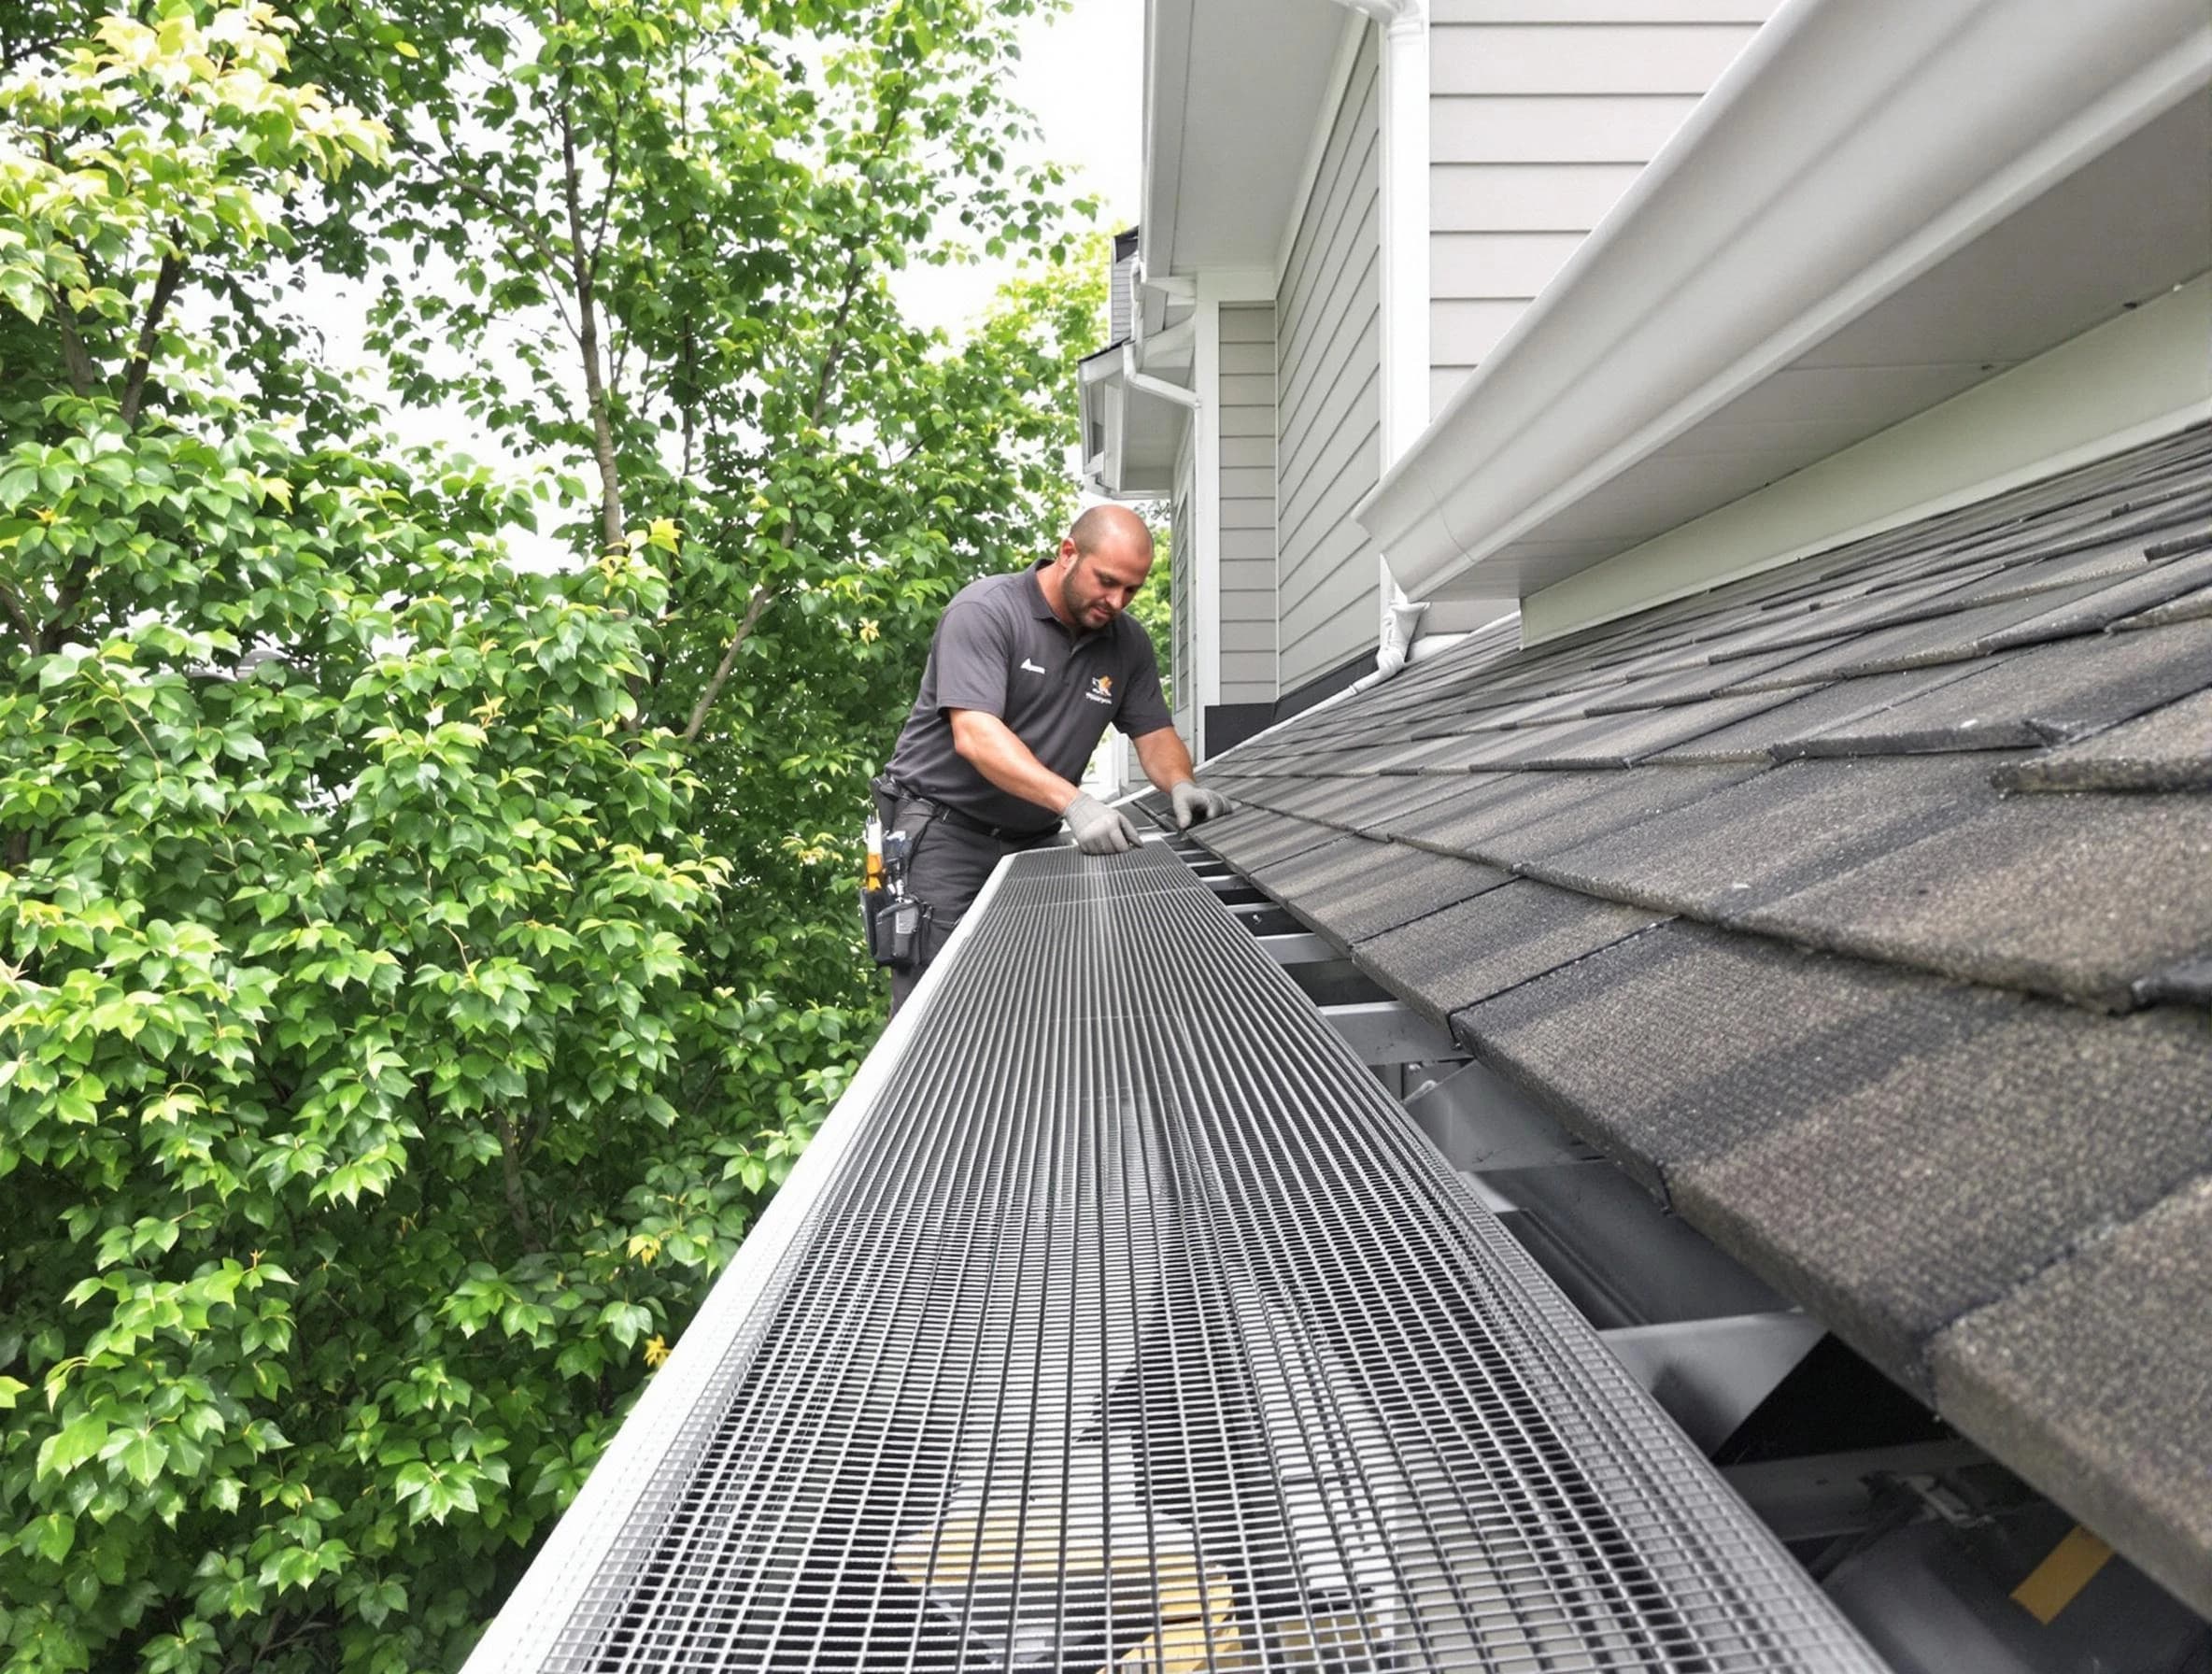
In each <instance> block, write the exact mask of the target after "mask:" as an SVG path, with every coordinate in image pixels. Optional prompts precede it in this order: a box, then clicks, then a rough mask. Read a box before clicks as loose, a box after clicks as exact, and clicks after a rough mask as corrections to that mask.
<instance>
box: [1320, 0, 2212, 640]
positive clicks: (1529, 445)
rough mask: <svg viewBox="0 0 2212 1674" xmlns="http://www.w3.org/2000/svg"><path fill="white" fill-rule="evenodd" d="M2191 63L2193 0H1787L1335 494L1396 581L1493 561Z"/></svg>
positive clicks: (1424, 584)
mask: <svg viewBox="0 0 2212 1674" xmlns="http://www.w3.org/2000/svg"><path fill="white" fill-rule="evenodd" d="M2207 79H2212V14H2207V12H2206V11H2205V7H2204V6H2203V4H2202V0H2101V3H2100V4H2098V5H2094V6H2085V5H2082V4H2080V0H1791V3H1790V4H1787V5H1785V6H1784V7H1782V8H1781V10H1780V11H1779V12H1778V13H1777V14H1776V15H1775V17H1774V18H1773V19H1772V20H1771V21H1769V22H1768V23H1767V24H1766V25H1765V27H1764V28H1763V29H1762V30H1761V31H1760V32H1759V34H1758V35H1755V36H1754V37H1753V38H1752V41H1751V45H1750V47H1748V48H1747V49H1746V50H1745V52H1744V54H1743V56H1742V57H1741V58H1739V59H1738V60H1737V62H1736V63H1735V64H1733V65H1732V66H1730V68H1729V69H1728V70H1727V71H1726V72H1725V73H1724V74H1723V77H1722V78H1721V79H1720V81H1719V82H1718V83H1717V84H1716V85H1715V87H1714V88H1713V90H1712V92H1710V93H1709V95H1708V96H1707V98H1706V99H1705V100H1704V101H1703V103H1701V104H1700V105H1699V106H1698V107H1697V109H1696V110H1695V111H1694V113H1693V114H1692V116H1691V118H1690V120H1689V121H1688V122H1687V123H1686V124H1685V125H1684V127H1683V129H1682V130H1681V132H1680V134H1678V135H1676V137H1675V138H1674V140H1673V141H1671V142H1670V143H1669V144H1668V145H1667V146H1666V148H1665V149H1663V151H1662V152H1661V154H1660V156H1659V157H1658V158H1657V159H1655V160H1654V161H1653V162H1652V164H1651V166H1650V167H1649V168H1647V169H1646V170H1645V172H1644V174H1643V175H1642V176H1641V177H1639V178H1638V181H1637V183H1636V184H1635V186H1633V187H1632V188H1631V189H1630V191H1629V192H1628V193H1627V194H1626V195H1625V196H1624V198H1623V199H1622V201H1621V203H1620V204H1618V205H1617V206H1615V207H1614V209H1613V211H1612V212H1611V213H1610V214H1609V215H1608V216H1607V217H1606V219H1605V220H1604V222H1603V224H1601V225H1600V226H1599V228H1598V229H1597V230H1596V231H1595V232H1594V233H1593V234H1591V236H1590V237H1589V239H1587V240H1586V241H1585V242H1584V244H1583V245H1582V247H1581V248H1580V249H1579V250H1578V251H1577V252H1576V254H1575V255H1574V257H1573V258H1572V259H1571V260H1570V261H1569V262H1568V263H1567V267H1566V268H1565V269H1564V270H1563V271H1562V272H1561V274H1560V275H1559V277H1557V278H1556V279H1554V280H1553V283H1552V285H1551V286H1550V287H1548V288H1547V290H1546V291H1545V292H1544V294H1543V295H1542V296H1540V297H1539V298H1538V300H1537V302H1536V303H1535V304H1534V305H1532V306H1531V307H1530V308H1529V310H1528V311H1527V312H1526V313H1525V314H1524V316H1523V317H1522V318H1521V319H1520V320H1519V321H1518V322H1517V323H1516V325H1515V326H1514V328H1513V329H1512V331H1510V333H1508V334H1507V336H1506V338H1505V340H1504V341H1503V342H1502V343H1501V344H1500V345H1499V346H1498V348H1496V350H1495V351H1494V352H1493V354H1492V356H1491V358H1490V360H1489V361H1488V362H1485V363H1484V364H1483V366H1482V368H1481V369H1479V370H1478V371H1477V372H1476V374H1475V375H1474V376H1473V377H1471V378H1470V379H1469V380H1468V383H1467V384H1466V385H1465V386H1463V387H1462V388H1461V390H1459V391H1458V392H1457V393H1456V395H1455V396H1454V397H1453V400H1452V401H1451V402H1450V403H1449V404H1447V406H1446V407H1445V409H1444V411H1443V412H1442V413H1441V414H1440V415H1439V417H1438V419H1437V420H1436V422H1435V423H1434V424H1432V425H1431V426H1430V427H1429V429H1428V430H1427V432H1426V433H1425V434H1424V435H1423V437H1422V438H1421V440H1420V442H1419V443H1418V444H1417V445H1416V446H1415V447H1414V448H1413V450H1412V452H1411V454H1410V455H1409V456H1408V457H1407V458H1405V459H1404V460H1402V461H1399V462H1398V463H1397V466H1396V467H1395V468H1394V469H1392V470H1391V471H1390V472H1389V473H1388V474H1387V475H1385V477H1384V478H1383V480H1382V484H1381V486H1380V487H1379V488H1378V489H1376V490H1375V491H1374V492H1373V493H1372V494H1371V495H1369V496H1368V499H1367V500H1366V501H1365V502H1364V503H1363V504H1361V506H1360V507H1359V508H1358V511H1357V513H1356V514H1355V515H1356V516H1357V517H1358V518H1359V520H1360V522H1361V523H1363V524H1364V525H1365V526H1366V527H1367V529H1368V531H1369V532H1371V533H1372V534H1373V535H1374V536H1375V537H1376V538H1377V539H1378V541H1379V542H1381V544H1382V546H1384V548H1385V549H1386V550H1387V551H1388V552H1389V553H1390V555H1391V563H1392V567H1393V569H1394V571H1395V572H1396V573H1397V576H1398V579H1399V581H1400V583H1401V584H1402V585H1403V586H1404V587H1405V588H1406V589H1408V591H1410V592H1411V593H1412V594H1414V595H1415V596H1417V597H1419V596H1426V595H1428V594H1431V593H1433V592H1434V591H1436V590H1437V589H1439V588H1440V587H1443V586H1444V585H1446V584H1447V583H1450V582H1452V581H1453V579H1454V578H1456V577H1459V576H1461V575H1464V574H1465V573H1466V572H1468V570H1470V569H1473V568H1476V567H1477V566H1480V565H1482V564H1483V563H1484V562H1485V561H1486V560H1499V561H1500V562H1503V563H1504V567H1505V569H1507V570H1510V569H1511V568H1512V567H1513V564H1512V562H1511V561H1508V560H1511V559H1512V555H1513V552H1514V550H1515V549H1516V548H1517V546H1518V545H1519V544H1520V543H1523V542H1524V540H1528V539H1530V538H1531V537H1533V536H1535V535H1537V534H1538V533H1540V532H1541V531H1542V530H1543V528H1544V526H1545V524H1546V523H1547V522H1548V521H1549V520H1550V519H1552V518H1555V517H1556V516H1558V515H1559V514H1560V513H1561V512H1563V511H1565V510H1567V508H1569V507H1571V506H1574V505H1575V504H1577V503H1578V502H1581V501H1582V500H1584V499H1585V498H1586V497H1587V496H1589V495H1590V494H1592V493H1593V491H1594V490H1595V489H1599V488H1600V487H1602V486H1603V485H1604V484H1606V483H1608V482H1609V481H1610V480H1611V479H1613V478H1614V477H1616V476H1618V475H1621V474H1622V473H1623V472H1624V471H1625V470H1627V469H1628V468H1629V467H1630V466H1632V465H1634V464H1636V463H1637V462H1638V461H1641V460H1644V459H1646V458H1648V457H1649V456H1651V455H1652V453H1653V452H1655V451H1656V450H1657V449H1659V448H1660V447H1663V446H1665V445H1666V443H1667V442H1669V441H1671V440H1672V439H1673V438H1675V437H1677V436H1680V435H1681V434H1682V433H1684V432H1686V431H1688V430H1689V429H1690V428H1692V427H1693V426H1694V425H1695V424H1697V423H1698V422H1699V421H1700V420H1702V419H1705V418H1707V417H1709V416H1710V415H1712V414H1713V413H1715V412H1716V411H1718V410H1719V409H1720V408H1722V407H1723V406H1724V405H1725V404H1727V403H1728V402H1730V401H1731V400H1733V399H1734V398H1735V397H1737V396H1738V395H1740V394H1742V393H1743V392H1744V391H1746V390H1749V389H1751V387H1753V386H1754V385H1756V384H1758V383H1759V382H1761V381H1762V380H1764V379H1765V378H1766V377H1767V376H1770V375H1772V374H1773V373H1775V372H1777V371H1779V370H1780V369H1781V368H1783V367H1785V366H1787V365H1789V364H1790V363H1791V362H1793V361H1794V360H1796V359H1797V358H1798V357H1800V356H1801V355H1804V354H1806V353H1807V352H1808V351H1809V350H1811V349H1812V348H1815V347H1817V346H1818V345H1820V344H1821V343H1822V342H1823V341H1825V340H1826V339H1828V338H1829V337H1831V336H1833V335H1834V334H1835V333H1836V332H1837V331H1838V330H1840V329H1841V328H1842V327H1843V326H1845V325H1846V324H1848V323H1850V321H1852V320H1853V319H1858V318H1860V317H1862V316H1864V315H1865V314H1867V313H1868V312H1869V311H1870V310H1871V309H1873V308H1874V307H1875V306H1876V305H1878V304H1879V303H1880V302H1882V301H1883V300H1884V299H1886V298H1888V297H1891V296H1893V295H1894V294H1896V293H1898V292H1899V291H1902V290H1903V289H1904V288H1905V287H1906V286H1907V285H1908V284H1909V283H1910V282H1911V281H1912V280H1914V279H1915V278H1916V277H1919V276H1921V275H1922V274H1924V273H1926V272H1927V271H1928V270H1929V269H1930V268H1932V267H1934V266H1935V264H1936V263H1937V262H1940V261H1942V260H1943V259H1944V258H1945V257H1946V256H1947V255H1950V254H1951V253H1953V252H1955V251H1957V250H1959V249H1961V248H1964V247H1965V246H1966V245H1967V244H1969V243H1971V242H1972V241H1973V240H1975V239H1976V238H1977V237H1978V236H1979V235H1980V234H1983V233H1985V232H1987V231H1989V230H1990V229H1992V228H1993V227H1995V226H1996V225H1998V224H1999V223H2000V222H2002V221H2003V220H2006V218H2007V217H2009V216H2010V215H2012V214H2013V213H2014V212H2015V211H2017V210H2018V209H2020V208H2021V206H2024V205H2026V204H2028V203H2030V202H2031V201H2033V200H2034V199H2035V198H2036V197H2037V196H2038V195H2040V194H2041V193H2043V192H2045V191H2047V190H2048V189H2049V187H2051V186H2052V185H2053V184H2054V183H2056V182H2058V181H2060V180H2062V179H2063V178H2064V177H2067V176H2068V175H2069V174H2071V173H2073V172H2074V171H2075V170H2077V168H2079V167H2080V166H2081V165H2082V164H2083V163H2086V162H2088V161H2089V160H2091V159H2092V158H2094V157H2097V156H2099V155H2101V154H2102V153H2104V152H2105V151H2106V150H2108V149H2111V148H2112V147H2114V146H2115V145H2117V144H2119V143H2120V141H2122V140H2123V139H2125V138H2127V137H2128V136H2129V135H2133V134H2134V133H2135V132H2136V131H2138V130H2139V129H2141V128H2142V127H2144V126H2145V125H2146V124H2148V122H2150V121H2153V120H2154V119H2155V118H2157V117H2158V116H2159V115H2160V114H2162V112H2164V111H2166V110H2169V109H2171V108H2173V107H2174V106H2176V105H2177V103H2178V102H2179V101H2181V100H2183V99H2185V98H2186V97H2188V96H2189V95H2190V94H2191V92H2192V91H2194V90H2197V89H2201V88H2202V87H2203V86H2204V85H2205V82H2206V80H2207ZM1904 416H1905V415H1904V414H1903V413H1900V414H1899V415H1898V417H1900V418H1902V417H1904ZM1626 544H1628V543H1624V545H1626ZM1616 550H1618V548H1616ZM1603 556H1605V554H1603V553H1597V554H1595V555H1594V556H1593V557H1591V558H1588V559H1585V560H1581V561H1583V562H1587V561H1595V558H1597V557H1603ZM1548 578H1550V579H1556V577H1555V576H1551V577H1548ZM1500 579H1501V582H1506V583H1509V584H1510V581H1511V580H1513V579H1514V578H1512V577H1510V576H1506V575H1501V577H1500ZM1494 590H1503V589H1502V588H1499V589H1494ZM1511 590H1513V591H1516V592H1525V591H1527V590H1528V589H1527V588H1526V587H1522V586H1513V587H1512V588H1511Z"/></svg>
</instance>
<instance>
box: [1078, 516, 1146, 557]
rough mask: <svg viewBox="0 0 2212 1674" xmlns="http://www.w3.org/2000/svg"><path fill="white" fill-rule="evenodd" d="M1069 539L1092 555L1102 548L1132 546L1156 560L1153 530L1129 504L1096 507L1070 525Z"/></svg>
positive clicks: (1084, 551) (1081, 550)
mask: <svg viewBox="0 0 2212 1674" xmlns="http://www.w3.org/2000/svg"><path fill="white" fill-rule="evenodd" d="M1068 538H1069V539H1070V540H1071V541H1073V542H1074V543H1075V550H1076V551H1078V552H1082V553H1086V554H1087V553H1092V552H1096V551H1098V550H1099V547H1100V546H1128V547H1133V548H1135V550H1136V551H1138V552H1141V553H1142V554H1143V556H1144V561H1145V562H1146V563H1150V562H1151V561H1152V531H1151V529H1150V528H1148V527H1147V526H1146V524H1145V521H1144V519H1143V518H1140V517H1139V516H1138V515H1137V514H1136V513H1135V512H1133V511H1131V510H1130V509H1129V508H1128V507H1127V506H1126V505H1113V504H1104V505H1094V506H1092V507H1091V508H1090V510H1088V511H1086V512H1085V513H1084V514H1083V516H1082V517H1080V518H1076V519H1075V521H1074V522H1073V523H1072V524H1071V525H1070V526H1069V529H1068Z"/></svg>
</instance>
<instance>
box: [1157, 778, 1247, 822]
mask: <svg viewBox="0 0 2212 1674" xmlns="http://www.w3.org/2000/svg"><path fill="white" fill-rule="evenodd" d="M1168 796H1169V798H1170V800H1171V801H1172V802H1174V804H1175V829H1176V830H1178V831H1187V830H1190V829H1191V827H1193V826H1194V825H1196V824H1198V821H1199V820H1201V819H1219V818H1220V817H1221V816H1223V815H1225V814H1233V813H1235V812H1236V804H1235V803H1234V802H1230V801H1229V799H1228V798H1227V797H1226V796H1224V795H1222V794H1221V792H1220V791H1218V790H1208V789H1207V788H1206V787H1204V786H1203V785H1201V784H1199V783H1198V781H1197V780H1196V779H1185V780H1184V781H1183V783H1182V784H1180V785H1170V786H1169V787H1168Z"/></svg>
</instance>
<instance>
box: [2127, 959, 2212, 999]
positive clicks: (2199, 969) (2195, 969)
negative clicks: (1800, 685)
mask: <svg viewBox="0 0 2212 1674" xmlns="http://www.w3.org/2000/svg"><path fill="white" fill-rule="evenodd" d="M2135 993H2136V996H2137V998H2139V999H2140V1000H2142V1001H2143V1003H2144V1004H2145V1005H2164V1004H2169V1003H2170V1004H2174V1005H2193V1006H2212V953H2207V954H2192V955H2191V957H2190V958H2186V959H2177V960H2176V961H2175V962H2174V963H2173V964H2171V965H2168V966H2167V967H2166V968H2165V969H2164V970H2163V971H2158V972H2152V973H2151V974H2150V975H2148V976H2147V977H2145V978H2144V979H2143V980H2142V981H2141V982H2139V983H2137V984H2136V985H2135Z"/></svg>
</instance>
